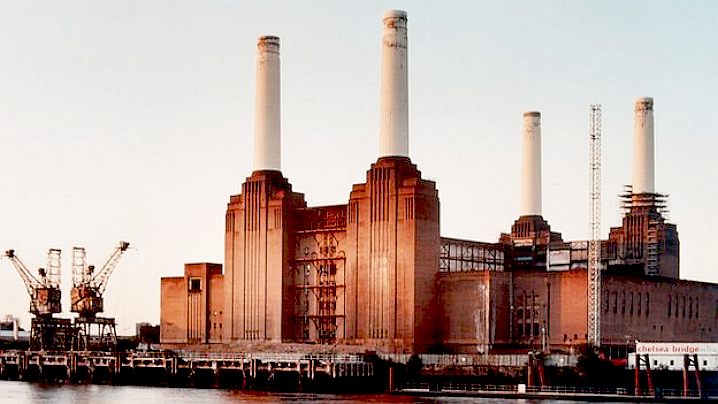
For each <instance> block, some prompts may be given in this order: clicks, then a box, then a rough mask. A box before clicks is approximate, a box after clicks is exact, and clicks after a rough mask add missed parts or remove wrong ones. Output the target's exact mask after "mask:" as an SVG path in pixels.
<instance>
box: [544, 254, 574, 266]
mask: <svg viewBox="0 0 718 404" xmlns="http://www.w3.org/2000/svg"><path fill="white" fill-rule="evenodd" d="M548 262H549V265H551V266H554V265H567V264H570V263H571V250H550V251H549V252H548Z"/></svg>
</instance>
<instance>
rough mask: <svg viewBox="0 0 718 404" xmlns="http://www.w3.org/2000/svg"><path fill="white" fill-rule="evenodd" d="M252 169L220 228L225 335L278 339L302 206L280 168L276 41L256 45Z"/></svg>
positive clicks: (282, 330)
mask: <svg viewBox="0 0 718 404" xmlns="http://www.w3.org/2000/svg"><path fill="white" fill-rule="evenodd" d="M255 102H256V105H255V133H254V171H253V172H252V175H251V176H250V177H248V178H247V179H246V181H245V182H244V184H242V193H241V194H240V195H234V196H231V197H230V201H229V204H228V205H227V214H226V228H225V271H226V272H225V283H226V284H227V287H225V300H224V301H225V310H226V313H224V316H225V317H224V318H225V319H227V320H226V324H227V325H226V327H225V340H226V341H237V340H268V341H275V342H280V341H281V340H282V338H283V337H284V336H286V335H287V334H288V333H289V330H288V328H289V325H288V324H287V323H288V320H286V318H287V316H285V315H283V314H284V313H285V312H287V311H289V304H290V302H287V301H286V300H287V299H288V296H289V295H290V294H289V293H288V289H289V285H288V284H287V281H286V276H285V274H287V272H288V271H289V260H290V259H291V258H290V254H291V251H290V248H289V247H290V245H291V238H292V236H293V232H292V231H291V229H292V219H293V215H292V214H291V213H292V210H293V209H295V208H296V207H304V206H306V204H305V202H304V197H303V195H302V194H298V193H294V192H292V186H291V185H290V184H289V182H288V181H287V179H286V178H284V177H283V176H282V173H281V165H280V160H281V149H280V69H279V38H278V37H275V36H262V37H260V38H259V40H258V42H257V84H256V98H255Z"/></svg>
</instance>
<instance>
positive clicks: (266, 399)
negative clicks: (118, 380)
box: [0, 381, 571, 404]
mask: <svg viewBox="0 0 718 404" xmlns="http://www.w3.org/2000/svg"><path fill="white" fill-rule="evenodd" d="M476 401H478V400H477V399H476V398H468V397H410V396H398V395H389V394H366V395H361V394H341V395H338V394H314V393H276V392H256V391H242V390H214V389H187V388H162V387H140V386H101V385H46V384H38V383H25V382H9V381H0V403H68V404H70V403H72V404H75V403H77V404H110V403H112V404H115V403H130V404H144V403H147V404H160V403H172V404H182V403H193V404H194V403H215V404H223V403H278V402H281V403H319V402H322V403H327V402H338V403H345V404H350V403H470V402H476ZM480 401H481V402H482V403H507V402H517V403H525V404H527V403H538V402H540V403H551V402H556V401H534V400H503V399H480ZM561 403H571V402H570V401H561Z"/></svg>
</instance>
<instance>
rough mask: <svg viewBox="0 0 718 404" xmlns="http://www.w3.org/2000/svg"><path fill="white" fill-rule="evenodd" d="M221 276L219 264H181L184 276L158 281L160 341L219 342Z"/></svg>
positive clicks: (179, 342) (220, 328) (183, 342)
mask: <svg viewBox="0 0 718 404" xmlns="http://www.w3.org/2000/svg"><path fill="white" fill-rule="evenodd" d="M223 306H224V276H223V275H222V265H221V264H211V263H206V262H203V263H196V264H185V266H184V276H173V277H163V278H162V280H161V303H160V340H161V341H162V342H163V343H170V344H186V343H221V342H222V328H223V327H222V324H223V321H222V315H223Z"/></svg>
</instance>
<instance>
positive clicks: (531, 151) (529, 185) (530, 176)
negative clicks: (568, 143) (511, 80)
mask: <svg viewBox="0 0 718 404" xmlns="http://www.w3.org/2000/svg"><path fill="white" fill-rule="evenodd" d="M521 164H522V167H521V216H541V113H540V112H524V131H523V135H522V136H521Z"/></svg>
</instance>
